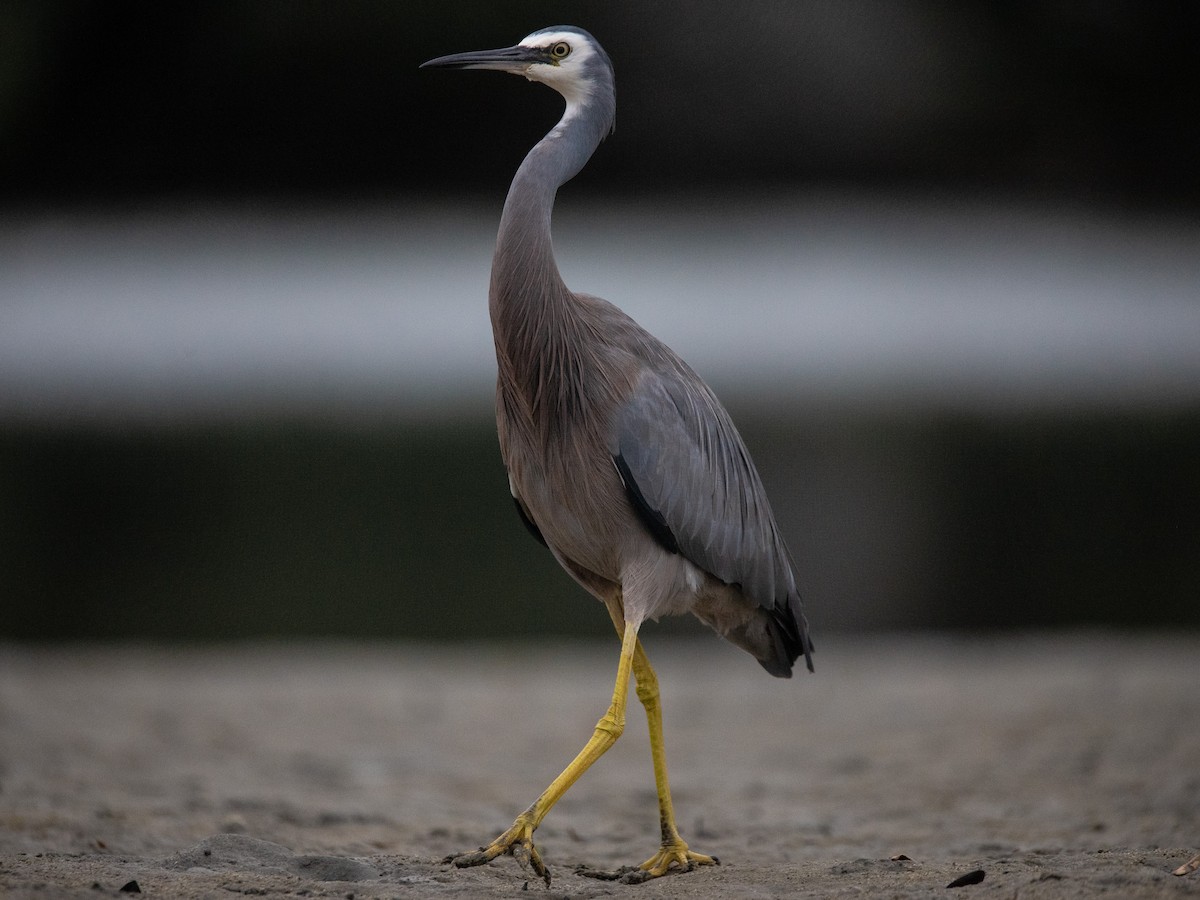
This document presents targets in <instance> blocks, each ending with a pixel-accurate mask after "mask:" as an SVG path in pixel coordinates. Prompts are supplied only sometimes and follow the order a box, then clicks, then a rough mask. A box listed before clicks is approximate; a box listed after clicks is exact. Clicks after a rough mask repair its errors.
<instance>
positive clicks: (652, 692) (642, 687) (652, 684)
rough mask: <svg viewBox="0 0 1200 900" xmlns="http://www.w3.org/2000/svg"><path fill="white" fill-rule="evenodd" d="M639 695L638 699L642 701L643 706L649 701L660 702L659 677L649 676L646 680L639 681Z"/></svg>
mask: <svg viewBox="0 0 1200 900" xmlns="http://www.w3.org/2000/svg"><path fill="white" fill-rule="evenodd" d="M637 695H638V699H639V700H641V701H642V705H643V706H645V705H646V704H649V703H657V702H658V681H657V679H654V678H648V679H646V680H645V681H638V683H637Z"/></svg>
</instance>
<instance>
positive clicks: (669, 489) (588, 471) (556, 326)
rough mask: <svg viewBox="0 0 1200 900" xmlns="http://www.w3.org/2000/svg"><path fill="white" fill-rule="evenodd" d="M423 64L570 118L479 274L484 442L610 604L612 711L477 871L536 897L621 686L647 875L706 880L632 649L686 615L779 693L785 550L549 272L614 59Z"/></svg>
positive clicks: (673, 410) (611, 728)
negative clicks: (489, 441) (554, 824)
mask: <svg viewBox="0 0 1200 900" xmlns="http://www.w3.org/2000/svg"><path fill="white" fill-rule="evenodd" d="M422 67H432V68H457V69H493V70H499V71H501V72H510V73H513V74H516V75H523V76H524V77H525V78H527V79H528V80H530V81H536V82H541V83H542V84H545V85H548V86H549V87H551V88H553V89H554V90H556V91H557V92H558V93H559V94H561V95H562V97H563V99H564V100H565V101H566V106H565V109H564V112H563V114H562V117H561V119H560V120H559V121H558V123H557V124H556V125H555V126H554V127H553V128H552V129H551V130H550V131H549V132H548V133H547V134H546V136H545V137H543V138H542V140H541V141H539V142H538V143H537V144H536V145H535V146H534V147H533V149H532V150H530V151H529V153H528V155H527V156H526V157H525V159H524V161H523V162H522V163H521V165H520V167H519V168H518V169H517V173H516V175H515V177H514V178H513V181H512V186H511V187H510V189H509V192H508V197H507V199H506V200H505V203H504V210H503V213H502V214H501V218H500V227H499V232H498V235H497V238H496V248H495V253H494V256H493V259H492V270H491V283H490V286H489V290H488V310H489V314H490V317H491V323H492V332H493V338H494V342H495V349H496V362H497V379H496V425H497V432H498V437H499V443H500V453H501V457H502V459H503V461H504V466H505V468H506V470H507V472H508V483H509V488H510V490H511V493H512V496H513V499H514V501H515V502H516V507H517V512H518V513H519V515H520V517H521V519H522V520H523V521H524V523H525V525H526V526H527V527H528V528H529V530H530V531H531V532H532V533H533V535H534V536H535V537H536V538H538V540H540V541H541V543H543V544H544V545H545V546H546V548H547V549H549V551H550V553H551V554H553V556H554V558H555V560H557V561H558V563H559V564H560V565H561V566H562V568H563V569H565V570H566V571H567V572H568V573H569V574H570V575H571V577H573V578H574V579H575V581H577V582H578V583H579V584H580V585H581V586H582V587H583V588H584V589H585V590H586V591H587V592H589V593H590V594H592V595H593V596H595V597H596V598H597V599H599V600H600V602H601V603H603V604H604V607H605V609H606V610H607V612H608V615H609V617H610V618H611V619H612V622H613V625H614V626H615V627H616V630H617V633H618V635H619V636H620V638H621V654H620V658H619V662H618V665H617V676H616V682H615V684H614V686H613V693H612V701H611V703H610V704H609V706H608V709H607V710H606V711H605V713H604V715H603V716H602V717H601V718H600V720H599V722H598V723H597V724H596V727H595V730H594V731H593V733H592V736H591V737H590V738H589V739H588V741H587V743H586V744H585V745H584V747H583V749H582V750H580V751H579V754H578V755H577V756H576V757H575V758H574V759H573V760H572V761H571V762H570V763H569V764H568V765H567V767H566V768H565V769H563V771H562V773H561V774H560V775H559V776H558V777H557V778H555V779H554V781H553V782H551V784H550V785H549V786H548V787H547V788H546V790H545V791H543V792H542V793H541V795H540V796H538V798H537V799H536V800H535V801H534V802H533V803H532V804H531V805H530V806H529V807H528V808H527V809H525V811H524V812H522V813H521V814H520V815H518V816H517V818H516V820H515V821H514V822H513V824H512V826H511V827H509V828H508V829H507V830H505V831H504V832H503V833H501V834H500V835H499V836H497V837H496V838H495V839H494V840H493V841H491V843H489V844H487V845H486V846H484V847H481V848H480V849H479V850H478V851H472V852H467V853H461V854H456V855H454V856H451V857H448V858H447V861H453V862H454V863H455V864H456V865H457V866H460V867H466V866H476V865H482V864H484V863H487V862H490V861H491V860H493V859H495V858H497V857H498V856H501V855H505V854H509V855H513V856H515V857H517V859H518V860H519V861H520V862H521V863H522V864H523V865H526V866H528V867H530V868H532V869H533V871H534V872H535V873H536V874H537V875H539V876H540V877H542V878H543V879H544V880H545V882H546V884H547V886H549V884H550V879H551V876H550V871H549V869H548V868H547V867H546V865H545V863H544V861H543V860H542V857H541V854H540V853H539V851H538V849H537V848H536V846H535V845H534V842H533V834H534V831H535V830H536V829H537V827H538V826H539V825H540V824H541V822H542V820H543V819H544V818H545V816H546V814H547V813H548V812H549V811H550V809H551V807H553V806H554V804H555V803H556V802H557V801H558V800H559V799H560V798H561V797H562V796H563V795H564V794H565V793H566V792H567V790H568V789H569V788H570V787H571V786H572V785H573V784H574V783H575V782H576V781H577V780H578V779H579V777H580V776H581V775H582V774H583V773H584V772H585V771H586V770H587V769H588V768H589V767H590V766H591V765H592V764H593V763H594V762H596V760H597V759H599V758H600V757H601V756H602V755H603V754H604V753H605V751H607V750H608V748H609V747H611V746H612V745H613V743H614V742H615V741H616V740H617V739H618V738H619V737H620V736H621V734H622V732H623V731H624V729H625V709H626V701H627V697H628V689H629V684H630V679H631V677H632V678H633V680H634V681H635V682H636V685H637V687H636V693H637V696H638V699H639V700H640V701H641V704H642V706H643V708H644V709H645V713H646V720H647V725H648V728H649V732H650V752H651V756H652V760H653V768H654V780H655V789H656V793H657V795H658V813H659V823H660V826H661V836H662V840H661V844H660V846H659V849H658V851H657V852H655V853H654V855H653V856H651V857H650V858H649V859H647V860H646V861H645V862H643V863H642V864H641V866H640V867H639V868H638V870H636V871H638V872H640V873H641V875H642V877H646V878H650V877H657V876H661V875H665V874H667V873H668V872H672V871H680V870H683V871H688V870H691V869H693V868H694V867H696V866H707V865H713V864H716V863H717V859H716V858H715V857H713V856H708V855H705V854H702V853H698V852H696V851H693V850H692V849H691V848H690V847H689V846H688V844H687V842H686V841H684V839H683V838H682V837H681V836H680V833H679V829H678V827H677V824H676V817H675V809H674V805H673V803H672V800H671V789H670V785H669V782H668V779H667V764H666V751H665V748H664V745H663V725H662V711H661V705H660V695H659V687H658V679H657V676H656V675H655V673H654V669H653V668H651V665H650V662H649V659H648V658H647V656H646V651H645V650H644V648H643V647H642V643H641V641H640V639H639V637H638V631H639V628H640V627H641V626H642V624H643V623H644V622H645V621H646V620H648V619H650V620H655V619H657V618H658V617H660V616H664V615H673V614H682V613H691V614H692V615H694V616H696V617H697V618H698V619H700V620H701V621H702V622H704V623H706V624H707V625H709V626H710V627H711V628H712V629H713V630H715V631H716V632H717V633H718V634H719V635H721V636H722V637H724V638H726V639H727V640H729V641H730V642H732V643H733V644H735V645H736V646H738V647H740V648H742V649H744V650H746V651H748V652H749V653H750V655H751V656H753V657H754V658H755V659H756V660H758V662H759V663H760V664H761V665H762V667H763V668H764V669H766V671H767V672H769V673H770V674H771V675H775V676H778V677H783V678H787V677H790V676H791V674H792V668H793V665H794V664H795V662H796V660H797V659H798V658H799V657H800V656H803V657H804V660H805V663H806V665H807V668H808V670H809V671H812V650H813V646H812V641H811V639H810V637H809V627H808V622H807V620H806V619H805V616H804V611H803V608H802V605H801V600H800V595H799V593H798V591H797V587H796V574H795V564H794V562H793V559H792V557H791V554H790V553H789V551H788V548H787V546H786V544H785V543H784V540H783V538H782V536H781V535H780V530H779V526H778V524H777V523H776V521H775V516H774V514H773V513H772V511H771V505H770V503H769V502H768V500H767V495H766V492H765V491H764V489H763V485H762V481H761V480H760V478H759V475H758V472H757V470H756V469H755V467H754V463H753V462H752V460H751V458H750V453H749V451H748V450H747V449H746V445H745V443H744V442H743V440H742V438H741V436H740V435H739V433H738V431H737V428H736V427H735V426H734V424H733V421H732V419H731V418H730V416H729V414H728V413H727V412H726V410H725V408H724V407H723V406H722V405H721V403H720V401H719V400H718V399H717V397H716V395H715V394H714V393H713V391H712V390H711V389H710V388H709V387H708V385H706V384H705V382H704V381H703V380H702V379H701V378H700V376H699V375H697V374H696V373H695V372H694V371H693V370H692V369H691V367H690V366H688V364H687V363H685V362H684V361H683V360H682V359H681V358H680V357H679V356H678V355H677V354H676V353H674V352H673V351H672V350H671V349H670V348H668V347H667V346H666V345H665V344H664V343H662V342H661V341H659V340H658V339H657V338H655V337H654V336H653V335H651V334H650V333H649V332H648V331H646V330H645V329H644V328H642V327H641V326H639V325H638V324H637V323H636V322H634V320H633V319H632V318H630V317H629V316H628V315H626V314H625V313H624V312H622V311H621V310H620V309H618V308H617V307H616V306H614V305H613V304H611V303H609V302H607V301H605V300H602V299H600V298H599V297H594V296H590V295H588V294H580V293H575V292H573V291H571V290H570V289H569V288H568V287H567V286H566V284H565V283H564V282H563V279H562V276H561V275H560V273H559V270H558V266H557V264H556V262H555V258H554V250H553V245H552V241H551V229H550V224H551V223H550V220H551V213H552V211H553V207H554V201H555V197H556V195H557V192H558V189H559V187H561V186H562V185H563V184H565V183H566V182H567V181H569V180H570V179H571V178H573V177H574V176H575V175H576V174H578V173H579V172H580V171H581V170H582V169H583V167H584V165H585V164H586V163H587V161H588V160H589V159H590V158H591V156H592V154H593V153H594V152H595V150H596V148H597V147H598V146H599V145H600V143H601V141H602V140H604V138H605V137H606V136H607V135H608V134H609V133H610V132H611V131H612V129H613V123H614V119H615V114H616V91H615V79H614V75H613V66H612V62H611V60H610V59H609V56H608V54H607V53H606V52H605V51H604V49H603V48H602V47H601V46H600V44H599V43H598V42H597V41H596V39H595V38H593V37H592V36H591V35H590V34H589V33H588V32H587V31H584V30H583V29H582V28H577V27H574V26H566V25H560V26H554V27H551V28H544V29H542V30H540V31H535V32H533V33H532V34H530V35H528V36H527V37H525V38H523V39H522V40H521V41H520V42H519V43H517V44H516V45H514V46H512V47H507V48H503V49H499V50H482V51H473V52H468V53H456V54H451V55H449V56H441V57H438V58H436V59H431V60H429V61H428V62H425V63H423V64H422Z"/></svg>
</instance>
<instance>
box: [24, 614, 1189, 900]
mask: <svg viewBox="0 0 1200 900" xmlns="http://www.w3.org/2000/svg"><path fill="white" fill-rule="evenodd" d="M645 636H646V638H647V646H648V649H649V651H650V654H651V658H652V660H654V661H655V662H656V664H657V667H658V670H659V674H660V678H661V680H662V682H663V688H664V696H665V703H666V727H667V742H668V746H667V750H668V758H669V760H670V763H671V775H672V779H673V781H674V785H675V791H676V803H677V806H678V809H679V812H680V821H681V828H682V829H683V830H684V836H685V837H686V838H687V839H688V840H689V841H690V842H691V844H692V846H693V848H694V849H697V850H700V851H702V852H707V853H711V854H715V855H717V856H719V857H720V858H721V861H722V865H721V866H719V867H715V868H705V869H702V870H697V871H694V872H691V873H686V874H681V875H672V876H670V877H667V878H662V879H658V880H656V881H652V882H650V883H647V884H643V885H626V884H621V883H619V882H612V881H601V880H596V879H594V878H589V877H585V876H583V875H581V874H579V873H578V872H577V871H576V870H577V868H578V867H581V866H586V867H590V868H593V869H616V868H618V867H619V866H622V865H625V864H629V863H636V862H639V861H641V860H642V859H643V858H645V857H646V856H648V855H649V854H650V852H651V851H652V850H653V849H654V846H655V844H656V841H657V821H656V811H655V803H654V793H653V787H652V785H653V783H652V780H651V771H650V762H649V755H648V752H647V740H646V736H645V728H644V723H643V721H642V717H641V714H640V711H639V708H638V707H637V705H636V702H635V703H634V705H633V706H631V710H630V717H629V727H628V729H627V731H626V734H625V737H624V738H623V739H622V740H621V741H620V742H619V743H618V744H617V746H616V747H615V748H614V749H613V750H612V752H611V753H610V754H609V755H608V756H607V757H605V758H604V759H603V760H601V761H600V762H599V763H598V764H597V765H596V767H595V768H593V770H592V771H591V772H589V773H588V774H587V775H586V776H585V777H584V778H583V779H582V780H581V781H580V782H579V784H577V785H576V786H575V788H574V789H573V790H572V791H571V792H570V793H569V794H568V795H567V796H566V798H565V799H564V800H563V801H562V803H560V804H559V806H558V807H557V808H555V810H554V811H553V812H552V813H551V815H550V817H549V818H548V819H547V820H546V822H545V824H544V825H543V827H542V828H541V829H540V830H539V832H538V837H539V838H540V842H539V846H540V848H541V851H542V854H543V856H544V858H545V859H546V861H547V863H548V864H549V865H550V867H551V869H552V872H553V875H554V880H553V884H552V886H551V888H550V889H549V890H547V889H546V888H545V887H544V886H543V884H542V883H541V882H540V881H538V880H537V879H535V878H533V877H532V876H531V874H530V873H528V872H526V871H524V870H523V869H522V868H521V867H520V866H519V865H518V864H517V863H516V861H514V860H512V859H511V858H503V859H500V860H497V861H496V862H494V863H493V864H491V865H489V866H486V867H482V868H477V869H465V870H459V869H456V868H454V867H453V866H450V865H447V864H444V863H442V862H440V859H441V858H442V857H443V856H445V855H446V854H448V853H451V852H454V851H459V850H466V849H472V848H474V847H476V846H478V845H479V844H481V843H483V842H485V841H486V840H487V839H490V838H491V837H492V836H494V834H495V833H496V832H498V831H499V830H501V829H502V828H504V827H506V826H507V825H508V824H509V823H510V822H511V820H512V817H513V816H514V815H515V814H516V813H517V812H518V811H520V809H522V808H523V807H524V806H525V805H527V804H528V803H529V802H530V801H531V800H532V799H533V798H534V797H535V796H536V795H537V794H538V793H539V792H540V790H541V789H542V788H543V787H544V786H545V784H546V783H547V782H548V781H549V780H550V779H551V778H552V777H553V776H554V775H555V774H557V772H558V770H559V769H560V768H561V766H562V765H563V764H564V763H565V762H566V761H567V760H568V759H569V758H570V757H571V756H572V755H573V754H574V752H575V751H576V750H577V749H578V747H579V746H580V745H581V744H582V742H583V741H584V739H585V738H586V736H587V735H588V734H589V733H590V731H591V726H592V725H593V724H594V723H595V720H596V719H597V718H598V717H599V716H600V714H601V713H602V712H603V710H604V707H605V705H606V704H607V701H608V696H609V693H610V691H611V680H612V676H613V673H614V670H615V665H616V645H615V642H614V644H612V645H611V646H609V645H579V646H575V645H554V646H550V647H540V648H534V647H529V646H524V645H508V646H505V645H492V646H470V647H463V646H446V647H438V646H410V645H369V646H360V645H326V644H317V645H313V644H299V645H295V644H282V645H247V646H236V647H219V648H205V649H180V648H144V647H136V646H104V647H100V646H92V647H69V648H29V647H23V646H11V645H9V646H0V893H3V894H5V895H6V896H9V895H11V896H18V897H19V896H34V897H58V896H68V897H69V896H77V897H89V898H93V897H97V896H106V895H108V896H118V895H120V896H125V895H126V894H122V893H121V891H120V889H121V888H122V887H123V886H126V887H127V888H129V889H130V890H132V887H133V886H132V885H129V883H130V882H136V886H137V887H138V888H140V890H141V892H142V893H144V894H146V895H149V896H156V897H182V898H190V897H217V898H226V897H229V896H230V895H231V894H234V895H236V894H239V893H240V894H247V895H256V896H306V897H341V898H349V897H353V898H366V897H481V898H489V897H516V896H535V895H541V896H547V897H564V896H569V897H579V898H586V897H599V896H617V897H620V896H628V897H642V898H651V897H717V896H720V897H749V898H757V897H763V898H766V897H835V898H836V897H861V896H883V897H927V896H943V895H945V894H946V885H947V884H948V883H949V882H951V880H953V879H955V878H956V877H958V876H961V875H963V874H965V873H968V872H971V871H974V870H983V872H984V873H985V877H984V880H983V881H982V882H980V883H978V884H975V885H971V886H966V887H962V888H959V889H956V890H953V891H950V892H949V893H950V896H979V897H984V896H986V897H1004V898H1012V897H1021V898H1039V897H1093V896H1112V897H1122V898H1140V897H1164V896H1167V897H1173V896H1200V872H1197V873H1194V874H1192V875H1186V876H1174V875H1172V874H1171V873H1172V870H1174V869H1175V868H1176V867H1178V866H1180V865H1181V864H1183V863H1185V862H1186V861H1187V860H1188V859H1189V857H1191V856H1193V855H1194V854H1195V853H1196V851H1197V850H1200V716H1198V707H1197V696H1198V691H1197V688H1198V687H1200V651H1198V650H1197V648H1196V644H1195V640H1194V637H1193V638H1187V637H1184V638H1170V637H1162V636H1158V637H1155V636H1150V637H1133V638H1128V639H1118V638H1117V637H1116V636H1103V635H1101V636H1097V635H1076V636H1050V635H1047V636H1027V637H1021V638H1008V639H1005V640H998V639H995V640H986V641H967V640H961V641H958V640H948V639H944V638H936V637H922V636H905V637H895V638H888V639H886V640H885V639H881V638H880V639H869V640H868V639H828V640H826V641H824V642H823V643H822V644H821V645H820V647H819V648H818V649H819V655H818V665H817V675H816V676H810V677H797V679H795V680H793V681H791V682H787V681H778V680H775V679H772V678H770V677H769V676H767V675H766V674H765V673H763V672H762V671H761V670H760V669H759V668H758V666H757V665H756V664H755V663H754V662H753V661H752V660H750V659H749V657H746V656H744V655H742V654H740V653H739V652H738V651H736V650H734V649H732V648H729V647H727V646H725V645H723V644H721V643H720V642H719V641H717V640H716V639H715V638H713V639H705V640H697V641H691V640H689V641H676V642H672V641H669V640H668V639H666V638H665V637H663V636H662V635H661V634H656V633H655V632H654V629H652V628H651V629H648V633H647V634H646V635H645ZM899 854H903V855H904V856H906V857H908V858H907V859H892V857H895V856H897V855H899ZM526 891H528V892H530V893H526Z"/></svg>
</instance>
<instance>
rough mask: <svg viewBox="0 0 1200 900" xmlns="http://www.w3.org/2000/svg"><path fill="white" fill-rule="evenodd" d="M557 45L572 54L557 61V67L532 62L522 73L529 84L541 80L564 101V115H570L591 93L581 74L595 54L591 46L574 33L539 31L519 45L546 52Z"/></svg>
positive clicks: (585, 78) (588, 84)
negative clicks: (562, 44) (564, 46)
mask: <svg viewBox="0 0 1200 900" xmlns="http://www.w3.org/2000/svg"><path fill="white" fill-rule="evenodd" d="M558 43H565V44H567V45H568V46H569V47H570V48H571V52H570V53H569V54H567V55H566V56H565V57H563V58H562V59H560V60H559V61H558V65H555V64H554V63H534V64H533V65H531V66H529V67H528V68H527V69H526V70H525V72H524V73H523V74H524V75H525V77H526V78H528V79H529V80H530V81H540V82H541V83H542V84H546V85H549V86H550V87H552V88H554V89H555V90H556V91H558V92H559V93H560V94H562V95H563V97H564V98H566V101H567V115H570V114H571V113H572V112H573V109H572V107H574V106H576V105H577V104H579V103H582V102H583V101H584V100H585V99H587V97H588V95H589V94H590V93H591V84H590V83H589V81H588V79H587V77H586V76H585V75H584V72H585V71H586V70H587V62H588V60H590V59H592V58H593V57H594V56H595V55H596V51H595V50H594V49H593V48H592V45H591V43H590V42H589V41H588V39H587V38H585V37H584V36H583V35H581V34H577V33H575V32H574V31H542V32H537V33H535V34H531V35H529V36H528V37H526V38H524V39H522V40H521V43H520V46H522V47H537V48H539V49H548V48H550V47H553V46H554V45H555V44H558Z"/></svg>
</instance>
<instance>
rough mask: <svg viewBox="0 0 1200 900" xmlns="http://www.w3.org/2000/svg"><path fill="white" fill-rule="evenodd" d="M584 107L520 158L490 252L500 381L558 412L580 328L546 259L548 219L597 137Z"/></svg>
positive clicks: (571, 378) (572, 387) (571, 380)
mask: <svg viewBox="0 0 1200 900" xmlns="http://www.w3.org/2000/svg"><path fill="white" fill-rule="evenodd" d="M596 121H597V116H596V115H595V114H593V111H591V110H589V108H588V107H587V106H579V105H575V104H570V105H568V107H567V110H566V112H565V113H564V115H563V117H562V119H561V120H560V121H559V123H558V124H557V125H556V126H555V127H554V128H553V129H552V130H551V131H550V133H549V134H547V135H546V136H545V137H544V138H542V140H541V141H539V142H538V144H537V145H536V146H535V147H534V148H533V149H532V150H530V151H529V154H528V155H527V156H526V157H525V161H524V162H523V163H521V166H520V168H519V169H518V170H517V174H516V176H515V177H514V178H513V182H512V186H511V187H510V188H509V191H508V199H507V200H506V201H505V203H504V213H503V215H502V216H501V219H500V230H499V234H498V235H497V238H496V252H495V255H494V256H493V258H492V280H491V289H490V291H489V306H490V311H491V317H492V331H493V334H494V337H495V341H496V356H497V362H498V363H499V365H500V369H501V372H500V376H501V383H502V384H507V385H508V386H509V387H510V388H517V389H518V390H520V392H521V393H522V394H523V396H524V398H525V402H527V403H529V404H531V405H532V406H534V407H541V408H543V409H551V408H554V409H558V410H559V412H561V411H562V409H563V406H564V404H566V405H571V404H572V400H571V395H572V394H574V393H575V392H576V390H577V389H578V388H579V385H578V383H577V382H578V378H579V375H580V370H579V360H578V359H577V358H576V353H575V352H574V351H575V350H577V349H578V347H579V346H580V342H579V341H577V340H573V338H576V337H577V335H578V332H579V328H580V327H581V323H580V322H579V310H578V308H577V304H576V303H575V300H574V296H573V295H572V293H571V291H570V290H569V289H568V288H567V286H566V284H565V283H564V282H563V279H562V275H561V274H559V271H558V265H557V264H556V263H555V261H554V246H553V241H552V240H551V236H550V219H551V213H552V212H553V209H554V198H555V195H556V193H557V191H558V188H559V187H560V186H561V185H562V184H563V183H565V182H566V181H568V180H570V179H571V178H572V177H574V176H575V174H576V173H578V172H579V170H580V169H582V168H583V166H584V164H585V163H587V161H588V159H589V158H590V157H591V155H592V153H593V152H594V151H595V149H596V146H597V145H598V144H599V143H600V140H601V138H602V137H603V130H602V129H601V128H599V127H597V126H596V125H595V122H596Z"/></svg>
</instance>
